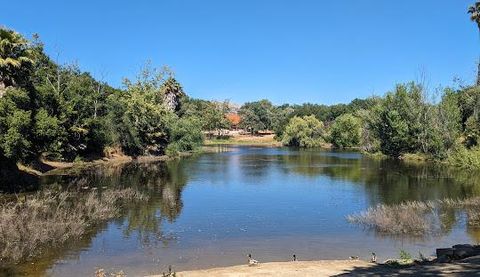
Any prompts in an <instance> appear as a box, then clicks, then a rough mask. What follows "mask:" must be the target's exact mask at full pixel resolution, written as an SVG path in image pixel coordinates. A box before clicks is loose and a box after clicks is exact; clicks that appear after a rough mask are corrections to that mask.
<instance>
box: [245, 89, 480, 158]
mask: <svg viewBox="0 0 480 277" xmlns="http://www.w3.org/2000/svg"><path fill="white" fill-rule="evenodd" d="M438 94H439V97H438V99H437V101H436V100H435V99H432V97H430V96H431V95H430V94H429V93H428V92H427V91H426V89H425V88H424V86H423V85H421V84H418V83H414V82H411V83H407V84H399V85H397V86H396V88H395V89H394V90H393V91H391V92H388V93H386V95H385V96H384V97H372V98H367V99H365V100H360V99H355V100H353V101H352V102H351V103H350V104H348V105H345V104H340V105H333V106H324V105H316V104H304V105H282V106H274V105H273V104H272V103H270V102H269V101H267V100H261V101H257V102H251V103H246V104H245V105H243V106H242V107H241V108H240V114H241V115H242V126H243V127H244V128H245V129H247V130H249V131H251V132H254V133H255V132H258V130H263V129H270V130H274V131H275V133H276V135H277V138H278V139H279V140H281V141H282V142H283V143H284V144H285V145H289V146H299V147H319V146H323V145H325V144H326V143H331V144H333V146H335V147H338V148H347V147H358V148H361V149H362V150H364V151H367V152H371V153H377V152H381V153H383V154H385V155H388V156H391V157H394V158H400V157H405V156H407V155H408V154H418V155H420V156H421V157H423V158H431V159H436V160H445V159H448V160H449V161H450V162H452V163H454V164H457V165H462V166H467V167H471V166H472V165H473V167H480V162H479V159H480V156H478V152H479V151H478V144H479V142H480V113H479V112H480V87H479V86H471V87H463V88H460V89H457V90H454V89H451V88H446V89H444V90H442V91H440V92H438ZM417 157H418V156H417Z"/></svg>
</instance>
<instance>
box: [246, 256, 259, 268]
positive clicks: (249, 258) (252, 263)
mask: <svg viewBox="0 0 480 277" xmlns="http://www.w3.org/2000/svg"><path fill="white" fill-rule="evenodd" d="M248 265H249V266H254V265H258V261H257V260H255V259H252V254H248Z"/></svg>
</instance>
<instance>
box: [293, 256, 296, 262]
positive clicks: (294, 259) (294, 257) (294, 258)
mask: <svg viewBox="0 0 480 277" xmlns="http://www.w3.org/2000/svg"><path fill="white" fill-rule="evenodd" d="M293 261H294V262H296V261H297V255H295V254H293Z"/></svg>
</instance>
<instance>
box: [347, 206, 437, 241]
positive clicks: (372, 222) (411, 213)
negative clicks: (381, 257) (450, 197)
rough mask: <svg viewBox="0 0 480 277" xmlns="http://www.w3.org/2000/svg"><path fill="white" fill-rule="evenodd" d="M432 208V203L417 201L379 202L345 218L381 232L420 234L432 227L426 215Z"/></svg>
mask: <svg viewBox="0 0 480 277" xmlns="http://www.w3.org/2000/svg"><path fill="white" fill-rule="evenodd" d="M433 208H434V205H433V203H431V202H419V201H413V202H405V203H402V204H399V205H392V206H389V205H384V204H379V205H377V206H375V207H371V208H369V209H368V210H366V211H364V212H361V213H359V214H354V215H349V216H347V220H348V221H349V222H351V223H356V224H362V225H365V226H368V227H370V228H373V229H375V230H377V231H379V232H382V233H389V234H395V235H400V234H406V233H408V234H415V235H420V234H423V233H425V232H427V231H428V230H430V229H431V228H432V226H431V225H432V224H433V222H432V221H431V220H429V219H428V217H429V214H430V213H431V211H432V209H433Z"/></svg>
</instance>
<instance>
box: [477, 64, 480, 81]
mask: <svg viewBox="0 0 480 277" xmlns="http://www.w3.org/2000/svg"><path fill="white" fill-rule="evenodd" d="M477 86H480V60H479V61H478V69H477Z"/></svg>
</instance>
